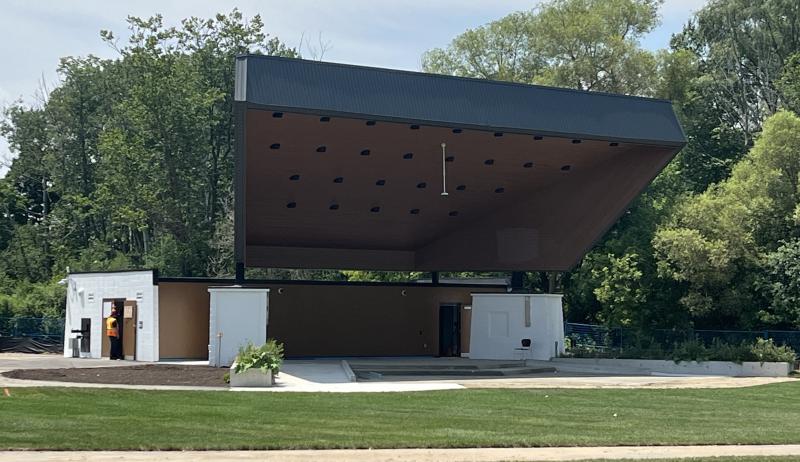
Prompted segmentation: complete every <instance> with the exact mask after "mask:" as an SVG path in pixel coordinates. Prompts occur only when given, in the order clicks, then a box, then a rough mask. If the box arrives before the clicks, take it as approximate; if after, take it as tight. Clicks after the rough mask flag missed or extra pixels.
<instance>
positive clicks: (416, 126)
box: [408, 124, 419, 130]
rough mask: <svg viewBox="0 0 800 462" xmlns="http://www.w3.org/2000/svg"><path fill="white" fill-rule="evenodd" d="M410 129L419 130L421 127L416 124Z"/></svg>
mask: <svg viewBox="0 0 800 462" xmlns="http://www.w3.org/2000/svg"><path fill="white" fill-rule="evenodd" d="M408 128H410V129H412V130H419V125H417V124H414V125H412V126H410V127H408Z"/></svg>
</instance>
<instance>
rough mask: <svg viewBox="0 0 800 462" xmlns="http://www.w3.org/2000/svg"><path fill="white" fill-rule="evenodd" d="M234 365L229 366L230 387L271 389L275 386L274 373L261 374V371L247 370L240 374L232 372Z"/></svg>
mask: <svg viewBox="0 0 800 462" xmlns="http://www.w3.org/2000/svg"><path fill="white" fill-rule="evenodd" d="M235 370H236V363H233V365H231V372H230V377H231V384H230V385H231V387H271V386H273V385H274V384H275V371H269V372H263V371H262V370H261V369H248V370H246V371H244V372H242V373H241V374H237V373H236V372H234V371H235Z"/></svg>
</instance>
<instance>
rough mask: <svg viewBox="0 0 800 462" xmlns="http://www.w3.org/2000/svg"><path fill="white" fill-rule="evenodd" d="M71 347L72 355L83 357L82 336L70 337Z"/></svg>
mask: <svg viewBox="0 0 800 462" xmlns="http://www.w3.org/2000/svg"><path fill="white" fill-rule="evenodd" d="M69 345H70V349H71V350H72V357H73V358H80V357H81V336H80V335H77V336H75V337H73V338H71V339H69Z"/></svg>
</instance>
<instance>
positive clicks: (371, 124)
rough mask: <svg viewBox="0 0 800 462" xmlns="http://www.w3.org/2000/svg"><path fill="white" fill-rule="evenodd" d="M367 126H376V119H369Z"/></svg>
mask: <svg viewBox="0 0 800 462" xmlns="http://www.w3.org/2000/svg"><path fill="white" fill-rule="evenodd" d="M367 126H368V127H373V126H375V121H374V120H368V121H367Z"/></svg>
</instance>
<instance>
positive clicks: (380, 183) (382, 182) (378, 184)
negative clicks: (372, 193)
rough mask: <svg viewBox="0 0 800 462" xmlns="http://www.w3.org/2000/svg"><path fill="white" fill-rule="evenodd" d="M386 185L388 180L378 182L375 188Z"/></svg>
mask: <svg viewBox="0 0 800 462" xmlns="http://www.w3.org/2000/svg"><path fill="white" fill-rule="evenodd" d="M385 184H386V180H383V179H381V180H378V181H376V182H375V186H383V185H385Z"/></svg>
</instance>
